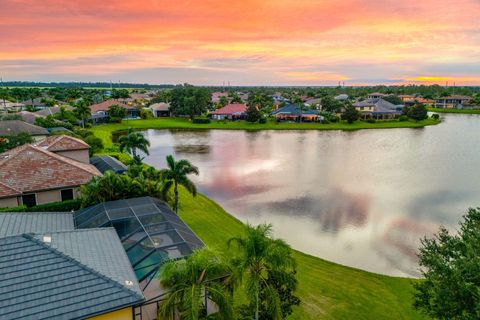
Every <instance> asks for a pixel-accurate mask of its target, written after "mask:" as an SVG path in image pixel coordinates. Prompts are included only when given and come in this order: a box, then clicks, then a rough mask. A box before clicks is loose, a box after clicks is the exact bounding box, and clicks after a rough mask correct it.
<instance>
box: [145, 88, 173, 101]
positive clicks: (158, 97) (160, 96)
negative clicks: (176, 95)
mask: <svg viewBox="0 0 480 320" xmlns="http://www.w3.org/2000/svg"><path fill="white" fill-rule="evenodd" d="M171 100H172V92H171V90H160V91H158V92H157V93H156V94H155V96H154V97H153V98H152V100H150V104H154V103H159V102H166V103H169V102H170V101H171Z"/></svg>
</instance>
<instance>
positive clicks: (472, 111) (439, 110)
mask: <svg viewBox="0 0 480 320" xmlns="http://www.w3.org/2000/svg"><path fill="white" fill-rule="evenodd" d="M428 111H430V112H437V113H464V114H480V109H444V108H428Z"/></svg>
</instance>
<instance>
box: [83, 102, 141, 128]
mask: <svg viewBox="0 0 480 320" xmlns="http://www.w3.org/2000/svg"><path fill="white" fill-rule="evenodd" d="M112 106H120V107H123V108H125V109H127V118H138V117H139V116H140V111H139V110H138V109H137V108H135V107H133V106H129V105H128V104H126V103H124V102H122V101H121V100H119V99H109V100H106V101H103V102H101V103H97V104H93V105H91V106H89V108H90V113H91V118H92V122H93V123H94V124H96V123H102V122H106V121H107V119H108V110H109V109H110V108H111V107H112Z"/></svg>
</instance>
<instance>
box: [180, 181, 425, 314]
mask: <svg viewBox="0 0 480 320" xmlns="http://www.w3.org/2000/svg"><path fill="white" fill-rule="evenodd" d="M180 216H181V217H182V219H183V220H184V221H185V222H186V223H187V224H188V225H189V226H190V228H192V230H193V231H194V232H195V233H196V234H197V235H198V236H199V237H200V238H201V239H202V240H203V241H204V242H205V244H206V245H208V246H209V247H212V248H218V249H219V250H222V251H224V252H225V250H226V242H227V240H228V239H229V238H230V237H233V236H237V235H239V234H241V233H242V232H243V230H244V225H243V223H242V222H240V221H239V220H237V219H236V218H235V217H233V216H231V215H230V214H228V213H227V212H226V211H225V210H223V209H222V208H221V207H220V206H219V205H218V204H216V203H215V202H214V201H212V200H210V199H208V198H207V197H205V196H203V195H201V194H198V195H197V196H196V197H192V196H191V195H189V194H188V193H187V192H185V191H184V190H182V191H181V192H180ZM292 232H295V231H294V230H293V231H292ZM294 256H295V259H296V261H297V271H298V274H297V276H298V281H299V288H298V291H297V294H298V296H299V297H300V298H301V300H302V302H301V305H300V306H299V307H296V308H295V311H294V313H293V315H292V316H291V317H289V319H295V320H296V319H298V320H300V319H302V320H304V319H426V318H425V317H424V316H422V315H421V314H420V313H418V312H416V311H415V310H414V309H413V307H412V300H413V297H412V292H413V291H412V290H413V289H412V286H411V284H412V282H414V281H417V280H414V279H407V278H398V277H389V276H383V275H379V274H374V273H370V272H366V271H362V270H358V269H354V268H350V267H346V266H342V265H339V264H335V263H332V262H328V261H325V260H323V259H320V258H317V257H313V256H310V255H307V254H304V253H301V252H299V251H295V254H294Z"/></svg>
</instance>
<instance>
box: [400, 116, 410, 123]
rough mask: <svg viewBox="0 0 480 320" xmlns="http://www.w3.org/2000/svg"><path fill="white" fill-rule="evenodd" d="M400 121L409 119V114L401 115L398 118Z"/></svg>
mask: <svg viewBox="0 0 480 320" xmlns="http://www.w3.org/2000/svg"><path fill="white" fill-rule="evenodd" d="M398 121H400V122H405V121H408V117H407V116H400V117H399V118H398Z"/></svg>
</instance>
